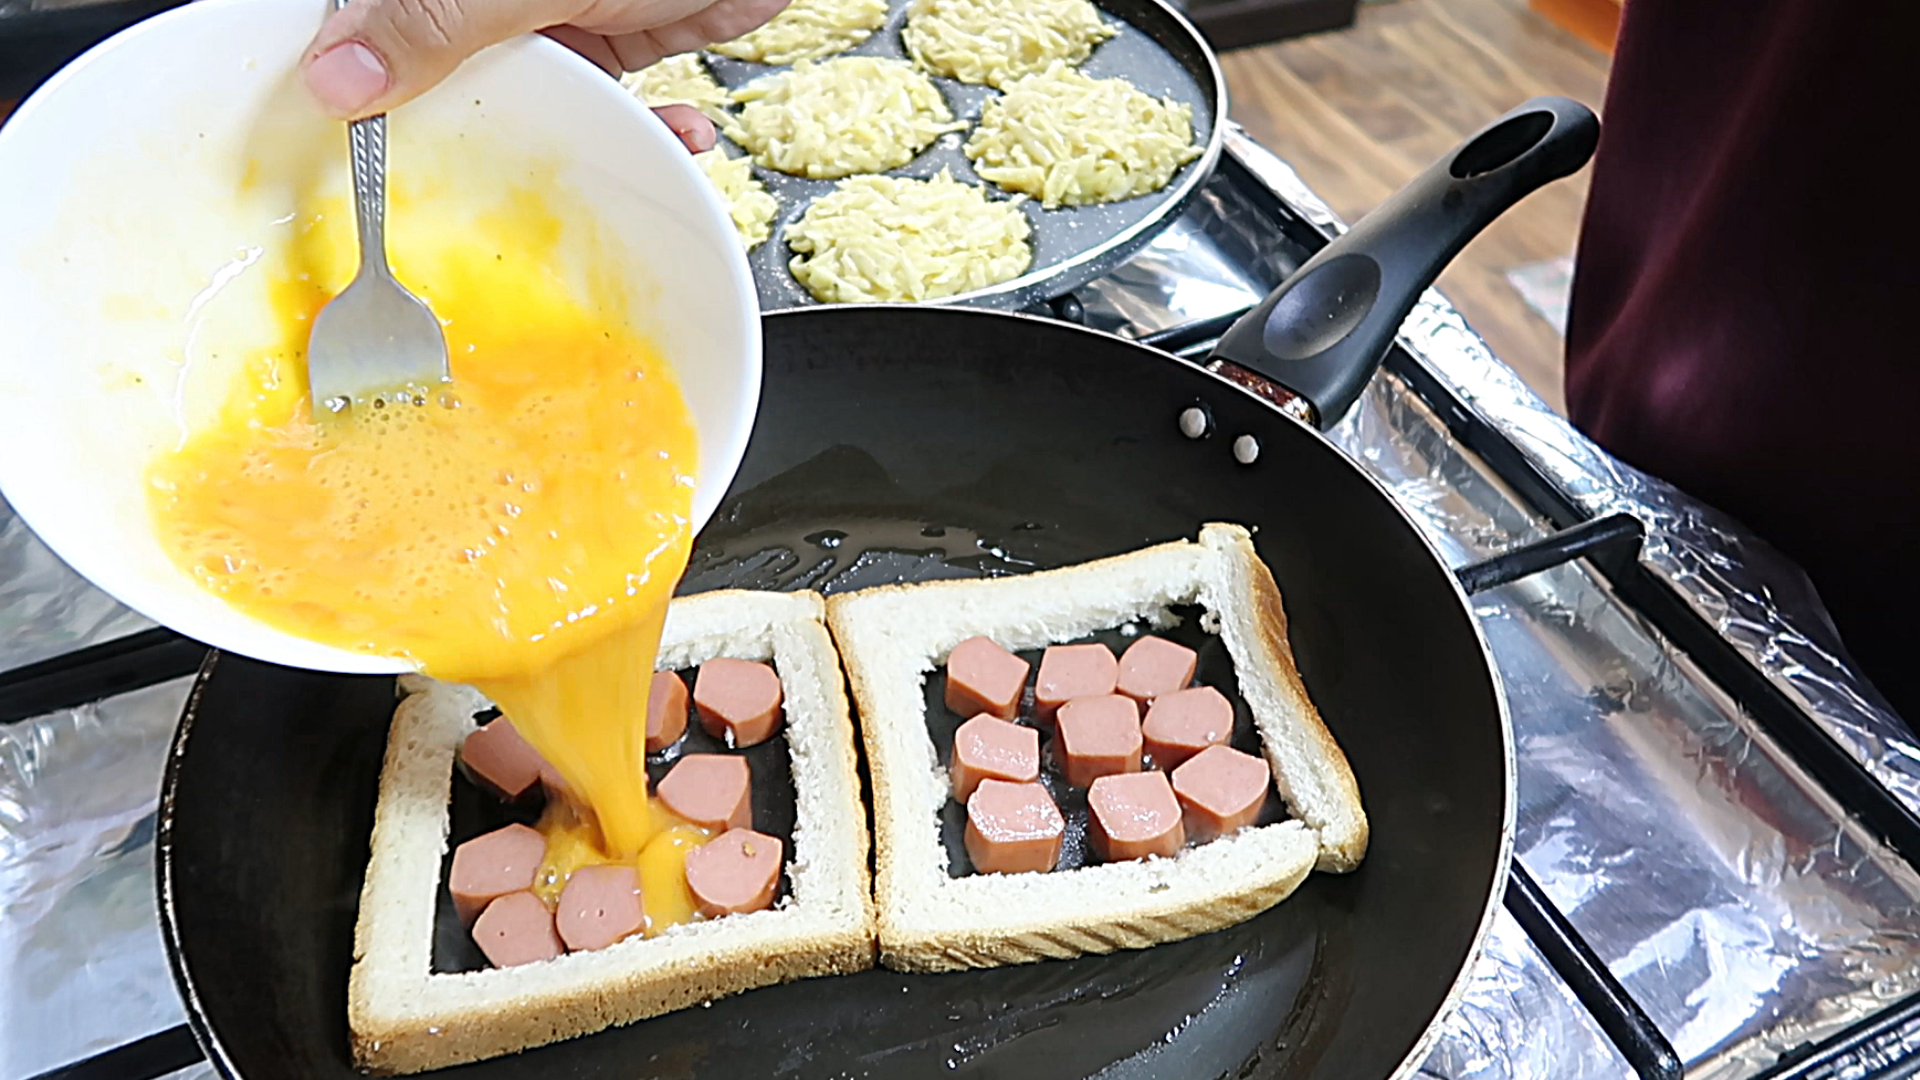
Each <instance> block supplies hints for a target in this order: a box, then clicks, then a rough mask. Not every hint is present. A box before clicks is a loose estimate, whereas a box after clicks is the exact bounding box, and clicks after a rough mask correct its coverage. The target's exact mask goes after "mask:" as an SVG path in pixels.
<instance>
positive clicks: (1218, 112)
mask: <svg viewBox="0 0 1920 1080" xmlns="http://www.w3.org/2000/svg"><path fill="white" fill-rule="evenodd" d="M1108 2H1109V0H1093V5H1094V6H1095V7H1097V8H1099V9H1100V10H1101V11H1103V12H1105V13H1106V14H1107V15H1109V16H1111V17H1113V18H1116V19H1120V20H1121V21H1122V22H1125V23H1128V24H1129V25H1131V26H1133V28H1134V29H1136V30H1140V29H1142V28H1141V27H1140V26H1139V24H1137V23H1134V22H1133V21H1132V20H1131V19H1126V18H1123V17H1122V16H1121V15H1119V14H1118V13H1116V12H1114V11H1112V10H1111V9H1110V8H1109V7H1108V6H1107V4H1108ZM1129 2H1130V3H1133V4H1138V5H1140V6H1143V7H1148V8H1152V9H1154V10H1155V11H1156V12H1157V13H1158V14H1159V16H1161V17H1164V18H1166V19H1168V20H1170V21H1171V22H1172V24H1173V26H1174V28H1175V29H1177V30H1179V31H1180V32H1181V33H1182V34H1184V35H1186V37H1187V40H1188V42H1189V43H1190V44H1192V46H1193V47H1194V49H1195V51H1196V52H1198V53H1199V55H1200V57H1201V58H1202V59H1203V60H1204V61H1205V62H1206V67H1207V77H1206V78H1200V77H1197V76H1196V77H1195V78H1194V80H1193V81H1194V83H1195V84H1196V85H1198V86H1199V87H1200V90H1201V92H1202V93H1205V92H1207V91H1208V90H1211V91H1212V96H1213V101H1212V111H1213V116H1212V119H1211V122H1210V123H1209V124H1208V130H1207V145H1206V147H1205V148H1204V149H1202V150H1201V152H1200V156H1199V157H1197V158H1195V159H1193V161H1192V162H1190V163H1189V165H1190V166H1191V167H1190V168H1188V169H1187V171H1186V176H1185V178H1184V179H1182V180H1180V181H1179V182H1178V183H1174V184H1169V185H1168V186H1167V187H1164V188H1161V189H1159V190H1158V191H1154V192H1151V193H1149V194H1147V195H1142V196H1139V198H1159V199H1161V200H1162V201H1161V203H1160V205H1159V206H1157V207H1155V208H1154V209H1153V210H1152V211H1150V212H1149V213H1148V214H1147V215H1146V216H1145V217H1143V218H1141V219H1140V220H1139V221H1136V222H1134V223H1133V224H1132V225H1129V226H1127V227H1126V228H1125V229H1122V230H1120V231H1119V232H1117V233H1115V234H1114V235H1112V236H1110V237H1108V238H1107V239H1105V240H1103V241H1101V242H1100V243H1098V244H1095V245H1094V246H1092V247H1090V248H1087V249H1086V250H1084V251H1082V252H1080V253H1079V254H1077V255H1075V256H1073V257H1072V258H1070V259H1065V260H1062V261H1060V262H1057V263H1053V264H1051V265H1049V266H1047V267H1045V268H1043V269H1040V270H1028V271H1027V272H1026V273H1024V274H1021V275H1020V276H1019V277H1017V278H1013V279H1012V280H1010V281H1003V282H1001V283H1000V284H998V285H988V286H986V287H984V288H979V289H973V290H971V291H968V292H964V293H955V294H954V295H952V296H942V297H938V298H935V299H932V300H923V301H919V303H921V304H923V305H924V306H927V307H953V308H967V307H976V306H977V307H980V308H984V309H987V310H1002V311H1004V310H1007V309H1008V308H1014V307H1020V306H1022V305H1024V304H1026V303H1030V302H1037V301H1041V300H1047V299H1051V298H1052V297H1055V296H1062V295H1065V294H1066V293H1068V292H1071V291H1073V290H1074V289H1077V288H1079V287H1080V286H1082V285H1084V284H1086V283H1087V282H1088V281H1090V280H1092V279H1093V278H1095V277H1098V276H1099V275H1100V273H1101V272H1102V271H1103V270H1104V269H1111V268H1112V267H1113V266H1114V265H1117V264H1118V262H1119V261H1120V260H1121V259H1123V258H1124V257H1125V256H1127V255H1130V254H1132V253H1133V252H1134V251H1137V250H1139V248H1141V247H1143V246H1145V244H1146V243H1148V242H1150V241H1151V240H1152V238H1153V237H1155V236H1158V235H1159V234H1160V233H1162V232H1165V231H1166V230H1167V229H1169V228H1171V227H1172V225H1173V222H1174V221H1175V220H1177V219H1178V218H1179V217H1180V215H1181V214H1183V213H1185V212H1186V209H1187V206H1188V205H1189V204H1191V203H1192V202H1193V197H1194V196H1195V195H1196V194H1198V193H1199V191H1200V188H1201V186H1202V185H1204V184H1205V183H1206V182H1207V181H1208V180H1211V179H1212V178H1213V173H1214V170H1215V169H1216V168H1218V167H1219V165H1220V155H1221V154H1222V153H1223V152H1224V150H1225V147H1226V128H1227V126H1228V125H1229V124H1230V123H1232V121H1230V120H1229V119H1228V118H1227V76H1226V71H1225V70H1224V69H1223V68H1221V66H1220V54H1219V52H1218V51H1217V50H1215V49H1214V47H1213V45H1212V43H1211V42H1209V41H1207V39H1206V38H1205V37H1204V36H1202V35H1201V33H1200V29H1199V28H1198V27H1196V26H1194V25H1193V23H1192V21H1191V20H1189V19H1188V18H1187V17H1186V16H1185V15H1183V14H1181V13H1180V12H1179V11H1177V10H1175V8H1174V7H1173V5H1171V4H1169V3H1167V0H1129ZM1155 44H1156V45H1159V43H1158V42H1155ZM1159 47H1160V48H1162V49H1165V48H1166V46H1164V45H1161V46H1159ZM1181 66H1182V67H1183V68H1184V67H1185V65H1184V64H1183V65H1181ZM1109 259H1111V260H1113V262H1111V263H1109V262H1107V260H1109ZM1086 270H1090V272H1088V273H1085V274H1083V273H1082V271H1086ZM867 306H869V305H867V304H827V303H821V302H819V301H814V302H811V303H808V302H804V301H803V302H800V303H793V304H785V305H782V306H780V307H777V308H762V309H761V314H762V315H772V314H776V313H778V312H784V311H812V310H814V309H815V308H828V309H839V308H847V307H867Z"/></svg>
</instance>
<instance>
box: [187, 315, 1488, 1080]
mask: <svg viewBox="0 0 1920 1080" xmlns="http://www.w3.org/2000/svg"><path fill="white" fill-rule="evenodd" d="M933 310H938V311H943V312H948V313H951V314H953V315H962V316H966V317H968V318H985V319H1021V320H1026V321H1030V322H1033V323H1034V324H1036V325H1040V326H1045V327H1049V328H1052V329H1056V330H1068V331H1076V332H1079V333H1084V334H1088V335H1092V336H1094V337H1097V338H1099V339H1101V341H1102V343H1103V344H1106V343H1120V344H1124V345H1130V346H1133V347H1135V348H1137V349H1139V350H1141V351H1142V352H1145V353H1147V354H1150V355H1152V356H1153V357H1155V358H1156V359H1157V360H1159V361H1161V362H1164V363H1174V364H1179V365H1181V366H1182V367H1183V368H1185V369H1187V370H1189V371H1192V372H1194V373H1196V374H1198V375H1201V376H1204V377H1205V378H1206V379H1208V380H1210V381H1211V382H1212V383H1213V384H1214V386H1215V387H1216V388H1217V389H1218V390H1219V391H1221V392H1222V393H1227V394H1230V395H1234V396H1237V397H1240V398H1242V399H1244V400H1246V401H1250V402H1252V403H1253V404H1255V405H1257V406H1259V407H1260V408H1261V409H1264V410H1266V411H1268V412H1270V413H1272V414H1273V415H1274V416H1275V417H1277V418H1279V419H1280V420H1281V421H1284V422H1286V423H1290V424H1294V425H1296V426H1298V427H1300V428H1303V429H1305V431H1306V432H1307V433H1308V434H1309V435H1311V436H1313V437H1314V438H1316V439H1318V440H1319V441H1320V442H1321V443H1322V444H1323V446H1324V448H1325V449H1326V450H1328V451H1330V452H1332V453H1333V454H1335V455H1337V456H1338V457H1339V459H1340V460H1341V461H1342V462H1344V463H1345V465H1346V466H1347V468H1349V469H1351V470H1352V471H1354V472H1355V473H1357V474H1359V476H1360V477H1361V478H1362V480H1363V481H1365V482H1366V483H1367V484H1368V485H1369V486H1371V487H1372V488H1373V489H1374V491H1375V492H1376V493H1377V494H1378V495H1379V497H1380V498H1381V499H1382V500H1383V501H1384V502H1385V503H1386V504H1387V505H1388V506H1390V507H1391V508H1392V509H1393V512H1394V513H1396V514H1398V515H1399V516H1400V518H1401V520H1402V521H1403V522H1404V523H1405V525H1406V527H1407V529H1408V530H1409V531H1410V532H1412V533H1413V535H1414V536H1415V537H1416V538H1417V539H1418V541H1419V543H1420V544H1421V546H1422V547H1424V548H1425V549H1426V551H1427V554H1428V556H1429V557H1430V558H1431V559H1432V560H1433V562H1434V564H1435V565H1437V566H1438V567H1439V568H1440V570H1441V572H1442V576H1443V577H1444V578H1445V579H1446V582H1447V586H1448V588H1449V590H1450V591H1451V593H1452V595H1453V598H1454V601H1455V603H1456V604H1458V605H1459V609H1460V614H1461V616H1462V617H1463V618H1464V619H1465V620H1466V623H1467V626H1468V627H1469V628H1471V630H1472V632H1473V640H1474V643H1475V644H1476V645H1478V646H1479V649H1480V655H1481V660H1482V662H1483V665H1484V667H1485V668H1486V672H1487V677H1488V679H1489V681H1490V683H1491V688H1492V690H1493V700H1494V713H1495V716H1496V718H1497V719H1498V721H1499V725H1500V751H1501V754H1500V756H1501V761H1500V772H1501V779H1502V782H1501V791H1500V804H1501V812H1500V840H1499V845H1498V848H1497V850H1496V852H1495V854H1494V865H1493V872H1492V874H1491V875H1490V876H1489V881H1488V886H1487V898H1486V902H1485V904H1484V905H1483V907H1482V909H1481V913H1480V920H1479V924H1478V926H1477V927H1476V928H1475V929H1474V932H1473V934H1472V936H1471V938H1470V941H1469V944H1468V948H1467V953H1466V959H1465V960H1464V961H1463V962H1462V963H1461V965H1460V969H1459V970H1458V971H1457V972H1455V973H1454V978H1453V982H1452V984H1451V985H1450V986H1449V987H1448V989H1447V992H1446V993H1445V994H1444V995H1442V997H1441V999H1440V1003H1439V1005H1438V1006H1437V1007H1436V1008H1435V1009H1434V1012H1433V1015H1432V1016H1430V1017H1429V1018H1428V1020H1427V1025H1426V1028H1425V1030H1424V1031H1423V1032H1422V1033H1421V1035H1420V1037H1419V1038H1418V1039H1416V1040H1414V1043H1413V1045H1412V1046H1411V1047H1410V1048H1408V1051H1407V1054H1406V1056H1405V1057H1404V1058H1402V1059H1401V1061H1400V1064H1399V1065H1398V1066H1397V1067H1396V1068H1394V1069H1393V1071H1392V1072H1390V1073H1388V1074H1387V1080H1406V1078H1407V1077H1409V1076H1411V1075H1412V1074H1413V1072H1414V1070H1416V1069H1418V1068H1419V1067H1420V1065H1421V1063H1422V1062H1424V1061H1425V1060H1426V1055H1427V1053H1428V1052H1429V1051H1430V1050H1431V1048H1432V1046H1433V1043H1434V1042H1435V1041H1436V1040H1437V1039H1438V1038H1439V1036H1440V1029H1441V1026H1442V1025H1443V1024H1444V1023H1445V1022H1446V1021H1447V1019H1448V1018H1449V1017H1451V1016H1452V1015H1453V1013H1454V1012H1455V1010H1457V1009H1458V1008H1459V1005H1460V1002H1461V999H1462V998H1464V997H1465V996H1466V992H1467V986H1468V984H1469V983H1470V982H1471V981H1472V977H1473V971H1474V965H1475V962H1476V961H1477V960H1478V959H1479V957H1480V956H1481V955H1482V953H1483V951H1484V949H1485V946H1486V942H1487V938H1488V937H1489V936H1490V935H1491V934H1492V932H1493V924H1494V919H1495V917H1496V916H1497V914H1498V912H1499V910H1500V907H1501V904H1502V901H1503V898H1504V893H1505V888H1506V883H1507V876H1508V872H1509V869H1510V867H1511V866H1512V862H1513V845H1514V829H1515V812H1516V803H1517V801H1518V787H1517V766H1516V753H1515V747H1514V735H1513V722H1512V717H1511V715H1510V713H1509V711H1508V705H1507V688H1506V681H1505V679H1503V678H1502V677H1501V674H1500V665H1499V663H1498V662H1497V661H1496V659H1495V657H1494V654H1493V648H1492V646H1491V645H1490V644H1489V643H1488V641H1487V638H1486V634H1485V632H1484V631H1483V630H1482V628H1481V626H1480V620H1479V619H1478V618H1476V617H1475V616H1474V614H1473V604H1472V601H1471V600H1470V599H1469V598H1468V596H1467V593H1466V590H1465V589H1463V588H1461V586H1460V580H1459V578H1458V577H1457V576H1456V575H1455V574H1454V572H1453V569H1452V567H1450V566H1448V564H1447V561H1446V559H1445V557H1444V556H1443V555H1442V554H1441V552H1440V549H1439V548H1438V547H1437V546H1436V545H1435V544H1434V543H1433V541H1432V539H1431V538H1429V537H1428V536H1427V534H1426V532H1425V531H1423V530H1422V529H1421V528H1420V526H1419V524H1418V523H1417V522H1416V521H1415V520H1414V519H1413V515H1412V514H1411V513H1410V512H1409V511H1408V510H1407V508H1406V507H1404V506H1402V505H1401V504H1400V502H1399V500H1397V499H1395V498H1393V496H1392V494H1391V493H1390V492H1388V490H1387V488H1386V485H1385V484H1383V483H1381V481H1380V480H1379V478H1377V477H1375V476H1374V475H1373V474H1372V473H1370V472H1368V471H1367V470H1366V469H1364V468H1362V467H1361V466H1360V464H1359V463H1358V462H1356V461H1355V460H1354V459H1353V458H1352V456H1351V455H1349V454H1348V453H1347V452H1346V451H1344V450H1342V449H1341V448H1340V447H1339V446H1338V445H1336V444H1334V442H1333V441H1332V440H1331V439H1329V438H1327V436H1326V434H1325V433H1324V432H1322V431H1320V430H1319V429H1318V428H1315V427H1313V426H1312V425H1310V424H1306V423H1303V422H1301V421H1300V420H1297V419H1295V418H1294V417H1292V416H1288V415H1287V414H1286V413H1285V412H1283V411H1281V409H1280V408H1279V407H1278V406H1277V405H1274V404H1273V403H1272V402H1270V401H1268V400H1266V399H1265V398H1262V397H1261V396H1259V395H1258V394H1255V393H1254V392H1253V391H1251V390H1248V389H1247V388H1245V387H1243V386H1241V385H1240V384H1238V383H1235V382H1233V381H1231V380H1229V379H1227V378H1225V377H1223V376H1221V375H1219V374H1217V373H1215V372H1212V371H1208V370H1207V369H1206V368H1204V367H1201V366H1200V365H1198V364H1195V363H1193V362H1191V361H1188V360H1185V359H1182V358H1181V357H1178V356H1175V355H1173V354H1171V353H1166V352H1162V351H1160V350H1159V349H1155V348H1154V347H1153V346H1151V345H1147V344H1144V343H1142V342H1138V341H1132V340H1129V339H1127V338H1123V337H1121V336H1120V335H1118V334H1112V333H1108V332H1106V331H1104V330H1096V329H1093V328H1091V327H1087V326H1081V325H1079V324H1077V323H1069V322H1063V321H1061V320H1058V319H1049V318H1043V317H1041V316H1038V315H1030V314H1026V313H1024V312H1013V311H998V310H994V309H991V308H976V307H966V306H938V307H936V306H934V305H921V304H914V305H903V304H833V305H822V306H818V307H798V308H782V309H779V310H776V311H770V312H766V313H764V314H763V315H762V318H763V320H764V319H771V318H783V319H800V318H816V319H817V318H826V317H830V316H832V315H835V314H838V313H842V312H865V313H876V312H910V313H925V312H927V311H933ZM943 317H945V316H943ZM222 655H223V654H222V653H221V652H220V651H219V650H209V652H208V654H207V659H206V661H205V662H204V663H203V664H201V666H200V670H199V672H198V673H197V674H196V675H195V676H194V682H193V689H192V690H191V691H190V692H189V694H188V696H187V701H186V705H185V706H184V707H183V708H182V710H181V716H180V723H179V725H178V726H177V727H176V729H175V731H174V735H173V739H172V741H171V743H170V744H169V746H168V750H167V764H166V771H165V773H164V775H163V777H162V781H161V789H160V805H159V809H158V815H157V816H158V819H159V820H158V822H157V827H156V831H155V840H154V859H155V861H156V862H157V864H158V873H157V874H156V875H155V884H156V892H157V894H158V896H157V901H158V906H159V909H160V911H159V914H160V930H161V934H160V936H161V942H162V945H163V946H164V948H165V951H166V955H167V966H168V968H169V969H170V970H171V972H172V974H173V980H174V984H175V987H176V989H177V990H178V991H179V993H180V998H181V1004H182V1005H183V1007H184V1011H185V1013H186V1017H187V1026H188V1029H189V1030H191V1031H192V1032H193V1035H194V1039H195V1040H196V1041H197V1042H198V1043H199V1044H200V1047H201V1050H202V1051H203V1052H205V1054H206V1056H207V1061H208V1062H209V1063H210V1064H211V1065H212V1066H213V1067H214V1069H215V1071H217V1072H218V1073H219V1074H220V1075H221V1076H222V1077H224V1078H225V1080H249V1078H246V1077H243V1076H242V1075H241V1073H240V1071H239V1069H238V1068H237V1067H235V1065H234V1063H233V1060H232V1058H231V1057H230V1056H229V1055H228V1053H227V1050H226V1047H225V1045H224V1044H222V1043H221V1041H220V1038H219V1035H218V1034H217V1033H216V1032H215V1031H214V1028H213V1025H212V1023H211V1022H210V1021H209V1020H208V1018H207V1015H206V1010H205V1008H204V1006H203V1005H202V1003H201V1000H200V994H199V988H198V986H197V985H196V984H195V982H194V979H193V975H192V972H191V971H190V970H189V968H188V965H187V961H186V956H185V951H184V947H183V945H182V943H181V940H180V927H179V921H178V912H177V911H176V910H175V906H174V880H173V873H174V860H173V826H174V805H175V801H176V796H177V793H178V790H179V782H180V766H181V762H182V761H183V760H184V759H185V756H186V749H187V741H188V739H189V738H190V737H191V735H192V733H193V727H194V722H195V720H196V719H197V718H198V714H199V710H200V703H201V699H202V698H203V697H204V695H205V692H206V687H207V683H208V681H209V680H210V679H211V678H212V677H213V675H214V673H215V670H216V669H217V667H218V666H219V661H220V659H221V657H222ZM1364 869H1365V866H1364V864H1363V865H1362V867H1361V870H1362V871H1364Z"/></svg>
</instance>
